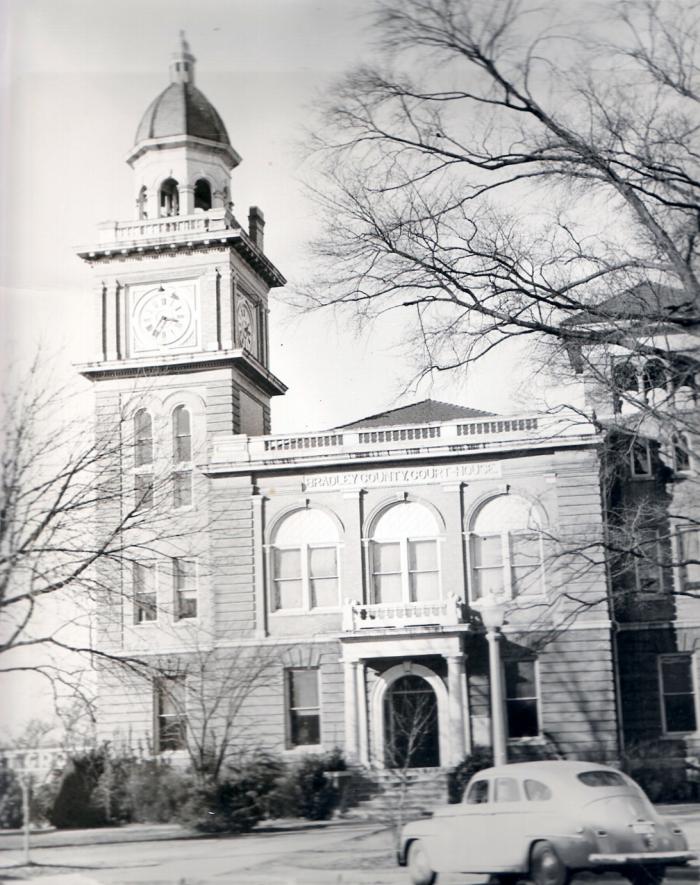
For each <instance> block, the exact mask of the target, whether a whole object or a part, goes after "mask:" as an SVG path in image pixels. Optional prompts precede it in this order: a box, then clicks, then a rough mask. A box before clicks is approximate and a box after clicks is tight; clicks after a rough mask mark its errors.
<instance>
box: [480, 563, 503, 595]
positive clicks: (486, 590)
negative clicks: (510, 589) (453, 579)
mask: <svg viewBox="0 0 700 885" xmlns="http://www.w3.org/2000/svg"><path fill="white" fill-rule="evenodd" d="M503 592H504V581H503V567H502V566H499V567H498V568H480V569H477V570H476V571H475V572H474V598H475V599H478V598H480V597H481V596H488V595H489V594H490V593H493V594H495V595H499V594H501V593H503Z"/></svg>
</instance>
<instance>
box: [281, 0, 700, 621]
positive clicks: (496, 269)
mask: <svg viewBox="0 0 700 885" xmlns="http://www.w3.org/2000/svg"><path fill="white" fill-rule="evenodd" d="M699 12H700V6H699V5H698V4H697V3H696V2H694V0H677V2H676V0H669V2H668V3H663V4H661V3H658V2H655V0H640V2H638V3H628V2H624V0H623V2H619V3H615V4H601V5H599V6H594V7H591V8H590V15H589V18H588V20H585V19H584V18H583V16H582V15H580V14H579V16H578V20H577V21H576V22H571V21H567V20H566V19H565V18H564V13H562V10H561V7H560V5H559V4H556V3H553V2H551V3H545V4H544V5H542V4H534V3H528V2H517V0H496V2H486V0H476V2H466V0H401V2H398V0H385V2H382V3H380V4H379V6H378V11H377V17H376V25H377V29H376V33H377V34H378V41H379V48H380V52H379V54H378V57H379V58H380V59H381V62H380V63H379V64H377V65H376V66H374V67H369V66H366V67H363V68H361V69H359V70H355V71H353V72H351V73H349V74H348V75H347V76H346V77H345V78H344V79H342V80H341V81H340V82H339V83H338V84H337V86H336V87H335V90H334V91H333V92H332V93H331V95H330V96H329V98H328V100H327V103H326V105H325V108H324V110H323V119H322V124H323V125H321V126H319V127H317V129H316V132H317V133H320V134H316V135H314V136H313V138H312V147H313V149H314V153H313V158H314V162H315V166H314V168H315V171H316V173H317V175H318V178H316V179H315V181H314V185H313V188H314V191H315V196H316V199H317V201H318V203H319V205H320V207H321V210H322V212H323V213H324V224H323V227H322V229H323V231H324V233H323V234H322V235H321V237H320V238H319V240H318V241H317V242H316V244H315V253H316V257H317V260H318V268H319V273H318V278H317V280H315V282H314V286H313V289H307V290H304V291H301V293H300V294H299V303H300V304H301V305H302V306H303V307H304V308H307V309H308V308H317V307H334V308H336V309H339V310H346V311H350V312H352V313H354V315H355V316H356V317H357V318H358V319H359V321H360V322H361V323H367V322H370V323H371V322H373V321H375V320H376V319H377V318H378V317H380V316H381V315H382V314H384V313H386V312H394V313H395V315H397V317H399V318H400V319H401V323H402V328H403V327H405V329H406V330H407V331H406V337H407V340H408V341H409V347H410V351H411V353H412V354H413V356H414V359H415V360H416V366H415V369H416V375H415V378H414V380H415V379H420V378H422V377H425V376H426V375H429V374H432V373H436V372H449V371H464V370H466V369H468V367H469V366H470V365H471V364H473V363H474V362H475V361H477V360H479V359H480V358H482V357H484V356H485V355H486V354H488V353H490V352H492V351H493V350H494V349H499V348H502V347H504V346H507V345H508V344H509V343H512V342H515V341H521V342H523V343H527V344H528V346H529V351H530V354H531V356H533V357H534V359H533V360H532V362H531V366H532V371H533V372H535V371H540V372H546V373H547V374H548V376H549V377H550V378H551V377H554V378H555V379H556V381H557V383H558V384H559V385H560V386H561V385H563V384H564V383H565V382H566V383H569V384H570V385H571V387H570V390H569V392H568V394H566V395H565V396H564V397H563V399H564V401H565V402H566V405H568V406H569V407H570V414H571V415H572V416H573V417H572V420H576V417H575V416H576V415H578V416H580V419H581V420H586V421H593V422H594V423H596V424H597V425H598V426H599V427H600V429H601V431H603V432H605V433H606V434H607V437H608V440H609V441H611V445H610V447H609V452H608V455H607V464H606V474H605V476H604V477H603V479H604V494H605V499H606V501H605V504H606V508H607V514H608V516H609V517H611V524H612V525H613V528H614V531H612V532H609V533H608V534H607V535H606V536H604V537H598V538H597V539H593V540H590V541H587V542H586V544H585V545H579V546H581V551H580V552H581V553H582V560H581V562H580V563H579V565H578V566H577V567H579V568H580V567H582V563H583V564H585V562H586V561H587V560H588V561H589V564H590V565H596V566H601V565H605V566H606V567H608V566H609V565H610V561H611V554H615V555H617V554H619V556H618V557H617V559H616V560H615V564H614V568H615V569H616V570H618V571H619V572H620V573H621V574H627V573H629V572H630V570H632V571H635V569H636V572H635V573H636V574H637V575H638V574H639V572H640V566H641V567H642V569H641V570H642V571H644V569H645V568H647V566H649V568H650V569H652V570H653V569H656V570H658V569H667V568H668V566H670V565H674V566H677V567H678V568H679V569H694V570H697V569H698V566H700V557H699V556H698V552H697V550H694V549H691V547H690V545H689V548H688V549H683V547H682V545H679V544H678V543H677V538H676V532H677V531H678V530H679V529H680V530H683V529H688V530H691V529H692V530H695V529H697V528H698V527H700V521H699V520H698V513H697V508H695V507H694V506H693V504H692V501H693V499H694V498H696V497H697V482H696V480H694V479H693V477H692V475H690V474H691V473H692V471H687V470H684V466H685V467H687V465H688V463H689V460H690V452H691V448H692V439H693V437H694V436H695V435H697V434H698V433H700V426H699V425H698V416H699V414H700V411H699V410H698V408H697V375H698V372H699V370H700V352H699V347H698V345H699V343H700V342H699V339H698V335H697V329H698V326H699V324H700V280H699V278H698V251H697V250H698V232H699V219H700V213H699V211H698V210H699V209H700V184H699V182H700V165H699V162H698V156H699V155H700V142H699V141H698V131H700V130H699V129H698V123H700V105H699V104H698V100H699V98H700V55H699V52H700V44H699V42H698V38H699V36H700V32H699V30H698V26H699V22H700V19H699V18H698V13H699ZM582 387H584V388H585V396H582V395H581V388H582ZM574 389H575V390H576V393H574ZM567 397H568V401H567ZM560 402H561V401H560ZM640 442H641V443H642V444H643V446H647V444H648V443H649V444H650V445H651V448H652V453H651V458H652V459H655V462H656V466H657V467H658V468H659V471H657V472H659V475H661V476H663V475H664V474H663V471H664V470H666V478H669V477H670V475H671V474H670V472H675V474H676V475H678V476H680V475H685V479H686V482H685V491H684V492H682V493H681V491H680V490H677V491H676V492H675V493H674V495H673V499H672V500H667V501H666V502H665V508H664V509H663V512H659V510H660V508H659V507H658V500H657V502H656V505H653V504H652V503H651V501H650V500H646V501H639V500H636V501H632V500H630V499H627V500H622V499H621V497H620V495H619V494H618V493H619V489H620V483H619V482H617V478H618V474H619V470H618V468H617V467H615V466H614V462H616V463H617V465H618V466H619V465H620V464H622V463H624V464H629V462H630V460H632V461H633V460H634V459H635V458H636V457H637V455H636V448H637V447H638V445H639V444H640ZM645 457H646V456H645ZM616 471H618V472H617V473H616ZM669 471H670V472H669ZM660 497H661V498H662V497H663V495H661V496H660ZM654 506H656V512H653V511H654ZM659 532H660V535H659ZM652 535H653V543H652ZM686 537H688V538H689V537H690V533H688V534H687V536H686ZM557 540H559V541H561V539H557ZM657 542H658V543H657ZM567 543H568V541H567ZM566 552H567V554H570V553H571V552H572V548H571V545H570V544H569V546H568V547H567V550H566ZM622 584H623V585H624V582H622ZM692 592H693V594H697V588H696V589H694V590H693V591H692ZM586 604H588V603H586Z"/></svg>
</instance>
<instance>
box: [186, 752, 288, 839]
mask: <svg viewBox="0 0 700 885" xmlns="http://www.w3.org/2000/svg"><path fill="white" fill-rule="evenodd" d="M283 770H284V766H283V764H282V762H280V761H279V760H277V759H275V758H274V757H271V756H264V755H261V756H257V757H255V758H253V759H251V760H250V761H248V762H246V763H245V764H243V765H241V766H240V767H239V768H237V769H229V770H228V771H227V773H226V776H225V778H224V779H223V780H222V781H220V782H219V783H210V784H205V785H203V786H200V787H197V788H196V789H195V790H194V791H193V793H192V794H191V795H190V798H189V799H188V800H187V801H186V802H185V804H184V806H183V807H182V810H181V812H180V814H179V815H178V819H179V820H180V822H181V823H183V824H186V825H187V826H193V827H194V828H195V829H197V830H199V831H200V832H203V833H247V832H249V831H250V830H252V829H253V827H254V826H255V825H256V824H257V823H258V821H259V820H261V819H262V818H263V817H265V814H266V812H267V809H268V798H269V796H270V794H271V793H272V791H273V790H274V789H275V787H276V786H277V783H278V781H279V779H280V777H281V776H282V773H283Z"/></svg>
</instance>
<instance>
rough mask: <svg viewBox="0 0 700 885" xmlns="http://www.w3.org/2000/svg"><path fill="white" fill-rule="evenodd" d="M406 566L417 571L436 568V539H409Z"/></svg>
mask: <svg viewBox="0 0 700 885" xmlns="http://www.w3.org/2000/svg"><path fill="white" fill-rule="evenodd" d="M408 567H409V569H410V570H411V571H419V572H427V571H435V570H437V541H409V542H408Z"/></svg>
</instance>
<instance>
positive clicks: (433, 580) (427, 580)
mask: <svg viewBox="0 0 700 885" xmlns="http://www.w3.org/2000/svg"><path fill="white" fill-rule="evenodd" d="M438 583H439V582H438V575H437V572H417V573H415V574H412V575H411V602H431V601H432V600H434V599H439V598H440V589H439V586H438Z"/></svg>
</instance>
